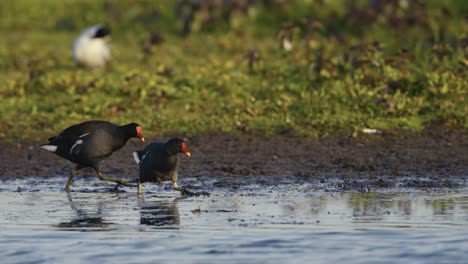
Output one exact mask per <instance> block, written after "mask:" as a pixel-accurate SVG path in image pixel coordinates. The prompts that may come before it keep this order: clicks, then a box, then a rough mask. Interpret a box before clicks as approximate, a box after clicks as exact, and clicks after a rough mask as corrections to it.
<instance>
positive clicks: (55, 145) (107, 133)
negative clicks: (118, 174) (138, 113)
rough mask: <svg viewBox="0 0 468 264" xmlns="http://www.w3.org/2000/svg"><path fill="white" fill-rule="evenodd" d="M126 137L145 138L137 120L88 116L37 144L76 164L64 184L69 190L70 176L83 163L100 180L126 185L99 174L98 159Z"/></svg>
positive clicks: (121, 181) (124, 141)
mask: <svg viewBox="0 0 468 264" xmlns="http://www.w3.org/2000/svg"><path fill="white" fill-rule="evenodd" d="M130 138H139V139H141V140H142V141H145V139H144V137H143V134H142V128H141V126H140V125H139V124H137V123H130V124H127V125H123V126H118V125H116V124H113V123H110V122H107V121H100V120H92V121H86V122H83V123H80V124H76V125H73V126H70V127H68V128H66V129H65V130H63V131H62V132H61V133H60V134H59V135H58V136H55V137H51V138H49V143H46V144H43V145H41V148H43V149H45V150H48V151H51V152H54V153H55V154H57V155H58V156H60V157H62V158H64V159H67V160H69V161H71V162H74V163H76V164H77V166H76V168H75V169H72V171H71V173H70V177H69V178H68V182H67V185H66V186H65V190H66V191H67V192H68V191H70V185H71V183H72V181H73V177H74V176H75V175H76V174H77V172H78V171H79V170H81V169H83V168H87V167H90V168H93V169H94V170H95V171H96V173H97V175H98V177H99V179H100V180H103V181H110V182H115V183H118V184H122V185H126V186H128V185H129V182H127V181H124V180H121V179H115V178H111V177H106V176H104V175H102V173H101V171H100V170H99V163H100V162H101V161H102V160H104V159H105V158H107V157H109V156H110V155H112V153H113V152H114V151H117V150H119V149H120V148H122V147H123V146H124V145H125V143H127V141H128V140H129V139H130Z"/></svg>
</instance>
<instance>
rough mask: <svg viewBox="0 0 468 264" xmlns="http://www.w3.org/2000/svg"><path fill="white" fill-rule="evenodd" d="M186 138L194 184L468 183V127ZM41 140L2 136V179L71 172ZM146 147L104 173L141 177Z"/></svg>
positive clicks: (114, 161) (365, 186) (335, 186)
mask: <svg viewBox="0 0 468 264" xmlns="http://www.w3.org/2000/svg"><path fill="white" fill-rule="evenodd" d="M171 136H175V135H170V136H167V137H164V138H162V137H161V138H152V139H149V141H147V143H148V142H151V141H153V140H167V139H168V138H170V137H171ZM177 136H184V135H177ZM185 136H186V135H185ZM186 138H187V139H188V142H189V144H188V146H189V149H190V152H191V153H192V157H191V158H189V157H185V156H184V157H181V159H180V160H181V164H180V169H179V178H180V179H181V180H184V179H185V180H186V181H187V182H186V183H187V184H189V185H190V183H192V182H198V185H199V187H196V186H195V187H194V188H195V189H197V188H198V189H203V188H205V190H206V189H207V188H208V189H213V188H227V189H231V190H236V189H238V188H241V187H242V186H243V185H245V184H259V185H276V184H287V183H288V182H293V183H301V182H307V183H309V184H311V183H312V184H315V185H316V186H317V188H322V189H326V190H338V191H341V190H345V191H346V190H356V191H370V190H373V189H376V188H379V189H381V188H384V189H386V188H401V187H403V188H422V189H425V188H458V187H462V186H466V183H467V178H468V133H467V131H463V130H450V129H444V128H434V129H428V130H426V132H424V133H420V134H416V133H409V132H395V133H385V134H372V135H368V134H361V135H359V136H358V137H352V136H350V135H342V136H334V137H328V138H325V139H313V138H304V137H296V136H290V135H283V136H268V137H267V136H262V135H258V134H201V135H191V136H187V137H186ZM45 140H46V138H44V142H45ZM40 143H43V142H27V141H25V142H16V143H11V142H9V143H7V142H1V143H0V177H30V176H33V177H49V176H58V175H63V176H64V177H66V175H68V173H69V171H70V169H72V168H73V167H74V164H72V163H71V162H68V161H66V160H63V159H61V158H59V157H58V156H56V155H54V154H52V153H49V152H47V151H44V150H41V149H40V148H39V145H40ZM144 145H145V143H142V142H138V141H136V140H131V141H129V142H128V143H127V145H126V146H125V147H124V148H123V149H121V150H119V151H118V152H116V153H114V154H113V155H112V156H111V157H110V158H108V159H107V160H105V161H104V162H103V163H102V166H101V168H102V171H103V172H104V173H105V174H107V175H110V176H112V177H119V178H125V179H136V177H137V175H138V168H137V166H136V164H135V163H134V161H133V158H132V152H133V151H135V150H138V149H141V148H143V147H144ZM80 176H81V177H95V176H94V175H93V172H92V171H91V170H84V171H83V172H81V173H80ZM64 180H65V178H64ZM208 183H209V184H208ZM200 186H201V187H200ZM203 186H205V187H203Z"/></svg>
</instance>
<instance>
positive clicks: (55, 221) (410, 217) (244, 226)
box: [0, 177, 468, 263]
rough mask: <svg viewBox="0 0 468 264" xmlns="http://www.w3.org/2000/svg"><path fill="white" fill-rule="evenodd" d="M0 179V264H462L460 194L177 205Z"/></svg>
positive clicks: (153, 194) (160, 189)
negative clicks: (375, 263)
mask: <svg viewBox="0 0 468 264" xmlns="http://www.w3.org/2000/svg"><path fill="white" fill-rule="evenodd" d="M65 181H66V178H63V177H49V178H33V177H27V178H15V179H8V180H0V212H1V217H0V248H1V250H0V259H1V263H63V262H64V260H66V261H67V263H83V262H93V263H118V262H120V263H221V262H222V263H286V262H287V263H311V262H314V263H317V262H329V263H338V262H341V263H363V262H364V263H368V262H378V263H395V262H402V261H405V262H408V263H466V259H468V258H467V257H468V235H467V234H468V232H467V231H468V189H457V190H446V189H438V190H428V191H421V190H411V189H399V191H398V192H397V191H389V190H385V191H382V192H379V191H378V190H377V191H375V192H368V193H359V192H345V193H343V192H337V191H333V190H332V191H327V190H326V189H324V188H320V187H318V186H317V185H314V184H305V183H301V184H299V183H291V184H281V185H278V186H272V185H267V186H264V185H260V184H255V183H246V184H244V185H240V187H239V188H236V190H233V189H229V188H226V187H220V188H213V186H215V185H216V184H215V180H214V181H213V182H211V183H209V182H204V183H203V184H202V183H200V182H197V180H190V179H188V180H185V182H184V181H182V182H181V183H185V184H190V185H194V188H196V189H202V190H209V191H211V196H210V197H186V198H181V197H180V195H179V194H178V193H176V192H174V191H172V190H171V189H170V188H169V186H168V185H165V186H157V185H147V186H145V188H144V191H145V194H144V195H143V196H140V197H139V196H137V195H136V194H135V190H134V189H131V188H122V189H120V191H119V192H111V190H112V188H111V185H109V184H107V183H101V182H98V181H96V180H95V179H94V178H93V177H85V178H81V179H78V180H77V181H76V182H75V183H74V185H73V188H72V189H73V191H72V192H71V193H65V192H63V191H62V188H63V185H64V183H65Z"/></svg>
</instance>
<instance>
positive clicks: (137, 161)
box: [133, 152, 140, 164]
mask: <svg viewBox="0 0 468 264" xmlns="http://www.w3.org/2000/svg"><path fill="white" fill-rule="evenodd" d="M133 159H134V160H135V162H136V163H137V164H140V157H138V153H137V152H133Z"/></svg>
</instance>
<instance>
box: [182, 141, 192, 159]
mask: <svg viewBox="0 0 468 264" xmlns="http://www.w3.org/2000/svg"><path fill="white" fill-rule="evenodd" d="M182 153H184V154H185V155H187V156H189V157H190V151H189V150H188V148H187V144H185V142H184V143H182Z"/></svg>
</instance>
